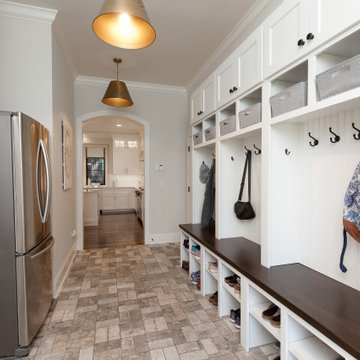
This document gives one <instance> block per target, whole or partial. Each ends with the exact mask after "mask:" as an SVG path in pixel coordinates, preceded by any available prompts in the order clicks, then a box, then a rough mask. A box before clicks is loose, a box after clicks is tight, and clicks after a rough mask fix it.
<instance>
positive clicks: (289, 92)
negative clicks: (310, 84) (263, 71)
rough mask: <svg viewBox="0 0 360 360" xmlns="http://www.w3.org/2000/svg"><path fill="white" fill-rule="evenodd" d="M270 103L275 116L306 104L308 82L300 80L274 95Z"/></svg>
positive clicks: (272, 113)
mask: <svg viewBox="0 0 360 360" xmlns="http://www.w3.org/2000/svg"><path fill="white" fill-rule="evenodd" d="M270 104H271V115H272V116H273V117H274V116H278V115H281V114H284V113H286V112H288V111H291V110H295V109H298V108H301V107H303V106H306V105H307V82H306V81H303V82H300V83H298V84H295V85H293V86H291V87H289V88H288V89H286V90H284V91H281V92H280V93H278V94H276V95H274V96H272V97H271V98H270Z"/></svg>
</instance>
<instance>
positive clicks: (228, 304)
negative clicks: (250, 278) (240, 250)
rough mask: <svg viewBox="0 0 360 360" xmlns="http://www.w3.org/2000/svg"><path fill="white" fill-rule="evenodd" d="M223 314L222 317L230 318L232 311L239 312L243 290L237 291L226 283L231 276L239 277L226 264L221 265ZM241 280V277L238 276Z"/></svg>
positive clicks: (221, 313)
mask: <svg viewBox="0 0 360 360" xmlns="http://www.w3.org/2000/svg"><path fill="white" fill-rule="evenodd" d="M220 274H221V278H220V279H219V281H220V282H221V287H222V291H221V312H220V316H230V311H231V310H237V309H239V308H241V290H240V291H235V287H232V286H230V285H228V283H226V282H225V278H226V277H229V276H238V275H237V274H235V272H234V271H233V270H232V269H230V268H229V267H228V266H226V265H225V264H224V263H222V264H221V272H220ZM238 277H239V278H240V279H241V277H240V276H238Z"/></svg>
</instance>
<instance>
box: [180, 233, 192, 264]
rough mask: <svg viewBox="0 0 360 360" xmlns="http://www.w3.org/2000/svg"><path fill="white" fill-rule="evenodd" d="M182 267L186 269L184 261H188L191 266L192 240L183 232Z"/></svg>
mask: <svg viewBox="0 0 360 360" xmlns="http://www.w3.org/2000/svg"><path fill="white" fill-rule="evenodd" d="M180 244H181V246H180V266H181V267H182V268H183V269H184V270H185V268H184V263H183V262H184V261H187V262H188V264H189V247H190V239H189V237H188V236H187V235H186V234H184V233H183V232H181V233H180Z"/></svg>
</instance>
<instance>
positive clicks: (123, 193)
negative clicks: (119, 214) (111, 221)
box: [114, 189, 130, 210]
mask: <svg viewBox="0 0 360 360" xmlns="http://www.w3.org/2000/svg"><path fill="white" fill-rule="evenodd" d="M114 207H115V209H118V210H125V209H129V208H130V206H129V191H128V189H120V190H118V189H117V190H116V192H115V193H114Z"/></svg>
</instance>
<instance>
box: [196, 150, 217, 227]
mask: <svg viewBox="0 0 360 360" xmlns="http://www.w3.org/2000/svg"><path fill="white" fill-rule="evenodd" d="M214 161H215V144H210V145H209V146H205V147H201V148H198V149H195V150H194V151H193V223H194V224H199V223H201V214H202V210H203V204H204V196H205V190H206V183H204V182H203V181H204V179H202V180H201V179H200V167H201V165H202V164H203V163H204V164H206V165H207V166H208V168H209V169H210V170H211V167H212V166H213V162H214ZM214 166H215V165H214ZM214 219H215V217H214Z"/></svg>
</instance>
